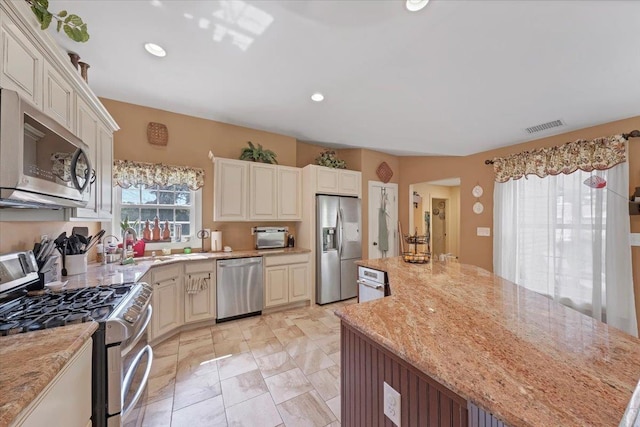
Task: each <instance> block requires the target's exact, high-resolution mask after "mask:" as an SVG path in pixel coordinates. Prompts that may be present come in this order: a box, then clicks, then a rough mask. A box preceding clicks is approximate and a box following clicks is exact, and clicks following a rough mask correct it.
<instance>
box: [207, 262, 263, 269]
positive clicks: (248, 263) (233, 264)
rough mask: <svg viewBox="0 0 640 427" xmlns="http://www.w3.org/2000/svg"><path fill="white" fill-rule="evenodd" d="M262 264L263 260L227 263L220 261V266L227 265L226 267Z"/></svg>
mask: <svg viewBox="0 0 640 427" xmlns="http://www.w3.org/2000/svg"><path fill="white" fill-rule="evenodd" d="M260 264H262V261H250V262H244V263H225V262H220V261H218V267H225V268H229V267H239V268H245V267H250V266H252V265H260Z"/></svg>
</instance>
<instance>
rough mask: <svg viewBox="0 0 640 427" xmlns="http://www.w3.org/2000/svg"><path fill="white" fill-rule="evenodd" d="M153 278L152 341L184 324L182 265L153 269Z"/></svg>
mask: <svg viewBox="0 0 640 427" xmlns="http://www.w3.org/2000/svg"><path fill="white" fill-rule="evenodd" d="M151 278H152V282H151V283H152V284H153V297H152V299H151V305H152V306H153V316H152V318H151V338H150V340H154V339H156V338H158V337H159V336H161V335H164V334H166V333H169V332H171V331H173V330H174V329H176V328H178V327H180V326H182V324H183V323H184V292H183V287H182V265H181V264H177V265H172V266H167V267H159V268H157V269H153V271H152V273H151Z"/></svg>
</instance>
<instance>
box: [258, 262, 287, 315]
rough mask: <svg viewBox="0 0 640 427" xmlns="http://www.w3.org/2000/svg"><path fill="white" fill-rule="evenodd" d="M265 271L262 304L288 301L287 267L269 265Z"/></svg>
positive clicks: (278, 303)
mask: <svg viewBox="0 0 640 427" xmlns="http://www.w3.org/2000/svg"><path fill="white" fill-rule="evenodd" d="M264 272H265V282H264V283H265V299H264V306H265V307H271V306H274V305H280V304H286V303H288V302H289V283H288V282H289V267H286V266H280V267H269V268H265V269H264Z"/></svg>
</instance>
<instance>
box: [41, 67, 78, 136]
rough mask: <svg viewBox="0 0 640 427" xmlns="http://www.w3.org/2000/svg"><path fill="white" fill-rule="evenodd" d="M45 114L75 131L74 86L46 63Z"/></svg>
mask: <svg viewBox="0 0 640 427" xmlns="http://www.w3.org/2000/svg"><path fill="white" fill-rule="evenodd" d="M43 107H44V108H43V109H44V112H45V114H47V115H48V116H50V117H51V118H53V119H54V120H55V121H57V122H58V123H60V124H61V125H62V126H64V127H65V128H67V129H68V130H70V131H71V132H75V131H76V129H75V127H74V124H75V121H74V120H75V99H74V93H73V88H72V87H71V85H70V84H69V83H68V82H67V81H66V80H65V79H64V78H63V77H62V75H60V73H58V72H57V71H56V70H55V69H54V68H53V66H52V65H51V64H49V63H48V62H46V63H45V64H44V100H43Z"/></svg>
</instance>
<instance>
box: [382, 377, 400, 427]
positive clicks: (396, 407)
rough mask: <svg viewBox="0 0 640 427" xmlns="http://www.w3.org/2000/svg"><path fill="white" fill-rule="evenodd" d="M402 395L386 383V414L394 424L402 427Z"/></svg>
mask: <svg viewBox="0 0 640 427" xmlns="http://www.w3.org/2000/svg"><path fill="white" fill-rule="evenodd" d="M400 402H401V399H400V393H398V392H397V391H396V390H395V389H394V388H393V387H391V386H390V385H389V384H387V382H386V381H385V382H384V414H385V415H386V416H387V418H389V419H390V420H391V422H392V423H394V424H395V425H397V426H398V427H400V409H401V405H400Z"/></svg>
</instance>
